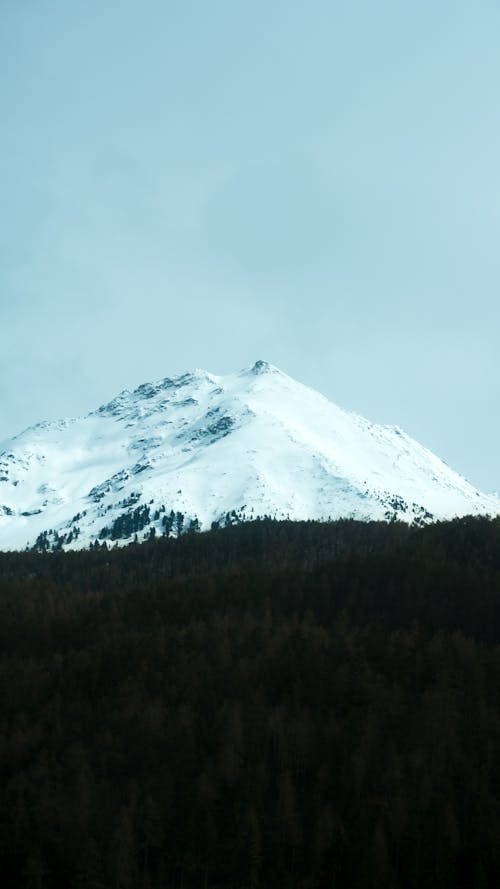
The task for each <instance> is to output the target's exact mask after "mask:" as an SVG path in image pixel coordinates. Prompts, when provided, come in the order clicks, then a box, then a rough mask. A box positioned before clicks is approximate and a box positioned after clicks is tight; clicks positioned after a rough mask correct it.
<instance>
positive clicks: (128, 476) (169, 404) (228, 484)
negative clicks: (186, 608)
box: [0, 359, 500, 549]
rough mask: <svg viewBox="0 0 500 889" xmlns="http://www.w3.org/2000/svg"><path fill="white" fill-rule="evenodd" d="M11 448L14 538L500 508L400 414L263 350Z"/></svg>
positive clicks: (9, 500)
mask: <svg viewBox="0 0 500 889" xmlns="http://www.w3.org/2000/svg"><path fill="white" fill-rule="evenodd" d="M257 377H258V378H261V381H260V380H257V379H255V378H257ZM265 378H268V379H265ZM4 448H5V449H4V451H3V453H1V454H0V548H4V549H5V548H14V549H22V548H24V547H25V546H26V545H27V544H28V545H29V546H34V545H35V547H36V548H38V549H54V548H60V547H61V546H64V547H69V548H78V547H82V546H88V545H89V543H90V542H93V541H95V540H96V539H98V540H107V541H113V542H114V541H117V542H122V543H126V542H129V541H130V540H132V539H134V535H136V534H137V535H138V536H139V537H140V538H141V539H142V538H143V537H145V536H148V535H152V534H169V535H178V534H180V533H182V531H183V530H186V529H196V528H210V527H211V525H212V524H213V523H216V524H227V523H228V522H230V523H231V522H234V521H244V520H250V519H254V518H257V517H259V516H261V517H263V516H272V517H275V518H291V519H328V518H332V519H335V518H356V519H362V520H366V521H369V520H370V521H371V520H382V521H387V520H390V519H391V520H392V519H399V520H402V521H406V522H417V523H422V522H427V521H432V520H434V519H441V518H451V517H453V516H459V515H466V514H498V513H500V502H499V500H498V499H497V498H495V497H492V496H487V495H484V494H481V493H480V492H478V491H477V490H476V489H475V488H473V487H472V485H470V484H469V483H468V482H467V481H466V480H465V479H463V478H462V477H461V476H459V475H457V473H456V472H453V470H451V469H450V468H449V467H448V466H446V464H444V463H443V461H442V460H439V458H438V457H435V456H434V455H433V454H431V453H430V452H429V451H428V450H427V449H426V448H423V447H422V446H421V445H419V444H418V443H417V442H415V441H413V440H412V439H411V438H410V437H409V436H408V435H405V434H402V433H401V430H400V429H399V428H398V427H389V426H379V425H377V424H374V423H369V422H368V421H367V420H364V419H363V418H362V417H359V416H358V415H357V414H353V413H349V412H348V411H345V410H342V409H340V408H338V407H337V406H336V405H334V404H332V403H331V402H329V401H328V400H327V399H326V398H324V397H322V396H320V395H319V394H318V393H315V392H313V391H312V390H311V389H308V388H307V387H306V386H303V385H301V384H300V383H297V382H296V381H294V380H293V379H291V378H290V377H288V376H287V375H286V374H283V373H282V372H281V371H280V370H278V368H277V367H275V366H274V365H272V364H270V363H269V362H267V361H264V360H263V359H259V360H257V361H256V362H255V363H254V364H253V365H252V366H251V367H249V368H247V369H246V370H243V371H241V372H240V373H239V374H234V375H228V376H225V377H219V376H214V375H212V374H209V373H207V372H206V371H202V370H194V371H191V372H188V373H183V374H180V375H178V376H175V377H172V378H170V377H165V378H164V379H163V380H160V381H158V382H153V383H143V384H141V385H140V386H138V387H137V388H135V389H134V390H133V391H129V390H123V391H122V392H121V393H120V394H119V395H117V396H116V398H114V399H113V400H112V401H110V402H108V403H107V404H105V405H103V406H102V407H101V408H99V409H98V410H95V411H93V412H92V413H90V414H89V415H88V416H86V417H81V418H79V419H77V420H66V421H64V422H61V423H50V424H41V425H40V426H38V427H37V428H36V429H31V430H30V429H28V430H26V432H25V433H23V435H22V436H20V437H17V438H13V439H11V440H9V441H8V442H5V443H4ZM48 529H51V530H50V531H49V530H48Z"/></svg>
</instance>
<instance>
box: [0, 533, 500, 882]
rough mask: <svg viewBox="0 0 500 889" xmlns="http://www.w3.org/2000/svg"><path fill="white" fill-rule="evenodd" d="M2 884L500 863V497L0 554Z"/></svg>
mask: <svg viewBox="0 0 500 889" xmlns="http://www.w3.org/2000/svg"><path fill="white" fill-rule="evenodd" d="M0 655H1V658H0V695H1V709H0V769H1V785H0V793H1V795H0V869H1V882H2V886H3V887H4V889H20V887H33V889H160V887H161V889H181V887H182V889H194V887H199V889H209V887H210V889H232V887H234V889H236V887H254V889H255V887H269V889H277V887H279V889H287V887H290V889H292V887H302V889H315V887H329V889H330V887H341V889H357V887H359V889H361V887H362V889H367V887H373V889H375V887H377V889H380V887H388V889H420V887H422V889H423V887H425V889H428V887H456V889H459V887H460V889H469V887H470V889H472V887H474V889H483V887H496V886H498V885H499V883H500V520H487V519H470V518H469V519H463V520H460V521H458V520H457V521H454V522H450V523H442V524H436V525H432V526H429V527H425V528H421V529H412V528H408V527H406V526H404V525H400V524H397V523H392V524H383V523H371V524H370V523H368V524H363V523H358V522H349V521H343V522H336V523H331V524H320V523H292V522H271V521H257V522H253V523H249V524H242V525H238V526H234V527H228V528H226V529H224V530H213V531H211V532H209V533H205V534H199V533H195V532H194V531H193V532H192V533H188V534H186V535H184V536H183V537H181V538H180V539H178V540H173V539H166V538H165V539H155V540H151V541H148V542H146V543H143V544H132V545H130V546H128V547H125V548H122V549H117V548H111V546H110V544H109V543H108V544H106V543H105V542H103V543H102V544H99V545H98V546H97V547H95V548H94V549H93V550H92V551H81V552H74V553H64V552H54V553H34V552H25V553H3V554H0Z"/></svg>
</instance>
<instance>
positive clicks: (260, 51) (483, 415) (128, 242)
mask: <svg viewBox="0 0 500 889" xmlns="http://www.w3.org/2000/svg"><path fill="white" fill-rule="evenodd" d="M499 45H500V4H498V2H482V0H476V2H474V3H472V2H468V3H463V2H461V0H453V2H452V0H440V2H437V3H436V0H432V2H428V0H420V2H419V3H416V4H411V3H408V2H403V0H398V2H396V0H377V2H374V0H349V2H348V0H344V2H336V0H324V2H323V0H307V2H305V0H293V2H290V0H286V2H285V0H265V2H264V0H252V2H251V3H250V2H248V0H246V2H241V0H211V2H210V3H208V2H207V0H161V2H160V0H141V2H140V3H139V2H138V0H136V2H131V0H106V2H102V0H23V2H22V3H20V2H19V0H2V3H1V8H0V441H1V440H4V439H6V438H7V437H9V436H11V435H14V434H16V433H17V432H19V431H20V430H21V429H22V428H24V427H26V426H27V425H31V424H33V423H35V422H37V421H39V420H42V419H57V418H59V417H64V416H76V415H79V414H83V413H86V412H88V411H90V410H92V409H94V408H95V407H97V406H98V405H99V404H102V403H103V402H105V401H107V400H109V399H110V398H111V397H113V396H114V395H115V394H116V393H117V392H119V391H120V390H122V389H124V388H133V387H135V386H137V385H138V384H139V383H141V382H144V381H149V380H155V379H160V378H162V377H165V376H172V375H174V374H175V373H181V372H183V371H185V370H188V369H193V368H195V367H201V368H204V369H206V370H209V371H211V372H213V373H216V374H224V373H232V372H235V371H237V370H240V369H241V368H243V367H246V366H249V365H251V364H253V363H254V361H255V360H257V359H260V358H262V359H265V360H268V361H270V362H271V363H273V364H275V365H277V366H278V367H280V368H281V369H282V370H283V371H285V372H287V373H289V374H290V375H291V376H293V377H295V378H297V379H299V380H300V381H301V382H303V383H306V384H307V385H309V386H312V387H314V388H316V389H318V390H320V391H321V392H323V394H325V395H326V396H327V397H328V398H330V399H331V400H332V401H334V402H336V403H337V404H339V405H341V406H342V407H345V408H348V409H351V410H355V411H357V412H358V413H361V414H363V415H364V416H367V417H368V418H369V419H371V420H373V421H376V422H382V423H395V424H398V425H399V426H402V427H403V428H404V429H405V430H406V431H407V432H408V433H409V434H411V435H412V436H413V437H414V438H416V439H417V440H418V441H420V442H421V443H422V444H424V445H426V446H427V447H429V448H431V450H433V451H435V452H436V453H437V454H438V455H439V456H441V457H442V458H443V459H445V460H446V462H447V463H449V464H450V465H451V466H453V468H454V469H456V470H457V471H459V472H461V473H462V474H463V475H465V476H466V477H467V478H468V479H469V480H470V481H471V482H473V483H474V484H476V485H477V486H478V487H480V488H482V489H483V490H485V491H500V456H499V455H500V447H499V445H500V411H499V406H500V405H499V400H500V399H499V395H500V386H499V380H500V374H499V371H500V350H499V348H498V346H499V330H500V249H499V248H500V53H499V52H498V47H499Z"/></svg>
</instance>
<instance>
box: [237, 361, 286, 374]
mask: <svg viewBox="0 0 500 889" xmlns="http://www.w3.org/2000/svg"><path fill="white" fill-rule="evenodd" d="M264 374H281V371H280V369H279V368H278V367H275V365H274V364H270V363H269V361H264V360H263V359H262V358H259V359H258V361H256V362H255V364H253V365H252V367H249V368H247V369H246V370H242V372H241V375H242V376H247V375H248V376H250V375H251V376H254V377H258V376H263V375H264Z"/></svg>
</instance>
